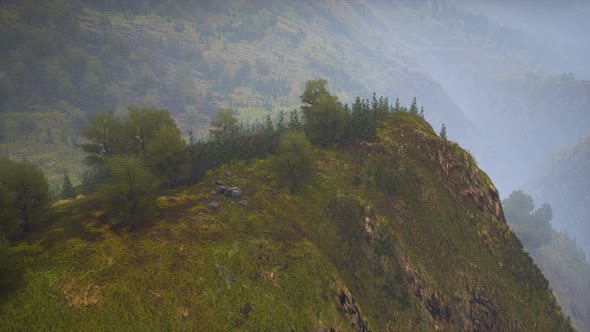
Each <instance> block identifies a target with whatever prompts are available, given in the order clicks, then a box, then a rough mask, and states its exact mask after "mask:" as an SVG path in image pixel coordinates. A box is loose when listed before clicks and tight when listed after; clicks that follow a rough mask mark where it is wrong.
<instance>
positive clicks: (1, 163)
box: [0, 158, 49, 231]
mask: <svg viewBox="0 0 590 332" xmlns="http://www.w3.org/2000/svg"><path fill="white" fill-rule="evenodd" d="M0 187H4V188H5V194H4V196H5V197H4V198H3V199H4V204H10V202H12V204H13V205H12V206H13V208H14V210H13V211H15V212H16V218H17V220H18V225H19V226H20V228H22V229H23V230H24V231H27V230H28V229H29V228H30V226H31V225H32V224H34V223H38V222H39V221H41V219H42V218H43V216H44V214H45V211H46V209H47V203H48V202H49V185H48V184H47V179H46V178H45V175H44V174H43V172H42V171H41V169H40V168H39V167H37V166H35V165H33V164H30V163H21V162H16V161H12V160H10V159H7V158H0ZM10 210H12V208H11V209H10ZM4 213H9V212H6V211H5V212H4ZM3 218H4V219H5V220H10V219H11V217H10V216H4V217H3Z"/></svg>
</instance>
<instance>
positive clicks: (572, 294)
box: [528, 232, 590, 331]
mask: <svg viewBox="0 0 590 332" xmlns="http://www.w3.org/2000/svg"><path fill="white" fill-rule="evenodd" d="M528 252H529V253H530V254H531V257H532V258H533V260H534V261H535V263H536V264H537V265H538V266H539V268H540V269H541V271H542V272H543V275H545V277H546V278H547V279H548V280H549V287H551V290H552V291H553V293H554V294H555V297H556V298H557V301H558V303H559V304H560V305H561V308H562V310H563V312H564V314H565V315H567V316H570V318H571V319H572V323H573V325H574V327H575V328H577V329H578V330H579V331H590V264H589V263H588V260H587V258H586V256H585V255H582V254H581V253H580V249H579V247H578V246H577V245H576V244H575V242H572V240H571V239H570V238H569V237H567V236H566V235H564V234H561V233H557V232H554V233H553V236H552V240H551V242H550V243H548V244H547V245H543V246H541V247H539V248H537V249H534V250H530V251H528Z"/></svg>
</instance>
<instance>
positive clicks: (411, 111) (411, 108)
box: [409, 97, 418, 115]
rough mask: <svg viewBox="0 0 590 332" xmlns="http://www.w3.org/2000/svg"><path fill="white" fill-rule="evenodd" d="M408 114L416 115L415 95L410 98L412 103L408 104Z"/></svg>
mask: <svg viewBox="0 0 590 332" xmlns="http://www.w3.org/2000/svg"><path fill="white" fill-rule="evenodd" d="M409 113H410V114H413V115H418V103H417V102H416V97H414V99H412V104H411V105H410V111H409Z"/></svg>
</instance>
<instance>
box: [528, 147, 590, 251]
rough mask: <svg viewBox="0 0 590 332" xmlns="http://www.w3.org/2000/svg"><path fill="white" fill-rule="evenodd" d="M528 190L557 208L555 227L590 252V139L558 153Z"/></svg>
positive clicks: (555, 209) (529, 185)
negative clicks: (565, 232)
mask: <svg viewBox="0 0 590 332" xmlns="http://www.w3.org/2000/svg"><path fill="white" fill-rule="evenodd" d="M527 187H528V188H529V190H530V192H531V193H532V194H533V195H534V196H535V199H536V200H538V201H543V202H548V203H550V204H551V206H553V207H554V215H555V216H554V225H555V228H557V229H566V230H567V232H568V233H569V234H570V235H571V236H572V237H573V238H574V239H575V240H576V242H577V243H578V244H579V245H580V246H581V247H582V248H583V249H584V250H585V251H586V253H590V136H588V137H586V138H584V139H582V140H580V141H579V142H578V143H577V144H575V145H572V146H568V147H566V148H563V149H562V150H561V151H560V152H559V153H556V154H554V155H553V156H552V157H551V158H550V159H549V160H548V161H547V163H546V164H545V165H544V166H543V167H542V168H540V170H539V171H538V172H537V174H534V175H533V176H532V179H531V180H530V181H529V184H528V186H527Z"/></svg>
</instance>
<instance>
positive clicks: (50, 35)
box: [0, 0, 590, 329]
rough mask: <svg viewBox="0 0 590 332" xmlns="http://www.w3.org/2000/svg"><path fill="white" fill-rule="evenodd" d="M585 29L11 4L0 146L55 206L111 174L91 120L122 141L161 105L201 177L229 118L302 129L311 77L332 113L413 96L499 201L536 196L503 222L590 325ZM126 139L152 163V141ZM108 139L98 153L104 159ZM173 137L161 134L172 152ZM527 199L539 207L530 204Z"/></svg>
mask: <svg viewBox="0 0 590 332" xmlns="http://www.w3.org/2000/svg"><path fill="white" fill-rule="evenodd" d="M589 34H590V0H564V1H551V0H540V1H535V0H518V1H513V0H496V1H492V0H489V1H486V0H397V1H366V0H325V1H313V0H301V1H271V0H232V1H213V0H208V1H201V0H182V1H180V0H179V1H176V0H168V1H152V0H141V1H98V0H76V1H62V0H54V1H43V2H38V1H33V0H31V1H10V0H8V1H0V157H3V156H8V157H9V158H11V159H15V160H20V161H26V162H31V163H32V164H35V165H37V166H39V167H40V168H41V169H42V170H43V172H44V174H45V176H46V178H47V179H48V182H49V183H48V184H47V183H45V184H46V187H48V186H51V189H52V192H51V193H50V194H47V198H49V196H51V198H52V199H55V198H57V197H58V196H59V191H60V190H62V189H63V191H65V189H64V188H65V187H66V186H65V182H66V181H65V177H66V176H67V174H70V175H71V177H72V181H71V183H69V187H72V188H71V189H73V186H74V185H75V186H78V185H79V187H80V188H82V189H83V188H85V187H87V185H89V184H90V187H91V188H94V190H96V188H98V187H99V182H100V180H101V179H100V176H105V174H104V173H100V174H102V175H100V174H99V173H97V172H94V173H93V172H92V171H93V170H92V169H91V167H92V166H91V165H90V166H89V165H88V162H87V161H88V159H86V162H85V161H84V160H85V159H84V158H85V157H88V155H85V153H88V152H89V149H90V150H92V147H90V148H89V144H86V143H88V142H87V141H88V140H91V138H90V139H89V137H92V136H91V135H90V134H88V133H87V134H88V135H90V136H88V135H87V136H84V134H81V132H83V131H84V128H88V124H89V123H92V122H93V121H96V123H102V124H103V126H106V125H105V124H109V125H111V126H112V127H111V129H112V128H115V129H112V131H113V132H115V133H118V134H120V135H122V133H126V134H128V133H132V132H133V130H132V129H130V128H132V127H131V125H135V124H134V122H133V121H127V120H129V119H130V118H132V117H133V116H132V114H135V115H134V117H135V119H136V120H137V119H141V120H140V121H139V120H138V121H139V122H138V123H141V133H142V135H143V116H147V115H146V114H152V112H153V114H159V115H158V116H155V115H153V114H152V115H150V116H151V117H152V119H156V120H157V121H156V123H157V124H158V126H159V123H160V122H161V121H164V120H162V119H165V121H164V122H166V123H169V124H170V123H172V124H174V126H172V125H170V126H169V128H168V129H169V130H170V132H171V133H172V132H173V134H172V135H161V136H162V137H166V138H169V139H171V141H170V142H172V141H173V142H175V143H176V144H175V146H176V147H177V148H178V151H179V153H177V155H178V156H179V157H182V156H183V155H184V154H183V152H182V151H185V150H186V148H185V145H184V143H185V142H183V139H184V140H186V141H187V142H189V141H190V146H191V149H192V151H193V152H195V151H196V152H195V153H194V156H199V158H201V157H202V158H203V160H204V161H203V160H201V159H199V158H196V157H195V158H192V157H193V155H191V162H192V163H193V166H195V165H197V166H198V167H195V168H196V169H197V171H198V172H197V171H194V170H193V171H194V172H192V171H191V174H192V175H195V174H201V173H203V174H205V172H206V171H208V170H209V169H212V168H215V167H217V166H218V165H221V164H223V163H225V162H227V160H231V159H227V160H226V159H223V160H221V159H219V160H214V161H215V162H212V160H211V158H207V157H203V156H207V155H206V154H204V152H203V154H200V155H199V153H200V152H202V151H200V150H199V149H201V148H202V150H203V151H209V152H211V151H221V150H222V149H221V148H209V147H210V146H214V147H215V146H216V145H207V144H208V143H205V142H206V141H207V139H212V137H213V136H214V135H211V132H210V129H211V124H213V126H214V127H215V125H214V122H212V120H214V119H215V117H216V116H217V115H218V114H225V117H226V120H228V119H229V120H228V123H232V124H233V123H234V122H235V123H240V126H238V127H240V128H241V129H240V130H244V129H246V130H249V129H252V128H253V129H256V128H258V129H256V130H260V129H261V128H263V126H262V123H264V126H266V127H264V128H267V129H268V128H270V130H269V131H268V132H273V125H272V120H275V124H277V123H278V122H279V121H278V119H279V118H281V116H280V114H281V113H280V112H283V113H282V114H283V116H288V117H289V119H291V116H293V118H292V119H297V121H294V120H293V123H299V118H298V116H297V117H295V114H297V113H296V112H293V113H291V112H292V111H293V110H294V109H295V110H297V109H299V110H301V109H302V108H301V105H302V98H301V97H300V96H301V95H302V93H303V91H304V89H305V85H306V81H308V80H319V79H326V80H327V82H329V83H327V84H328V85H327V89H328V90H329V93H330V94H333V95H334V96H337V99H332V98H330V100H331V101H333V105H335V106H334V109H335V110H336V111H340V109H339V107H340V106H339V104H338V102H337V101H339V102H342V103H348V104H349V105H350V104H351V103H353V102H354V100H355V98H356V97H357V96H358V97H360V98H363V99H364V98H371V96H373V94H375V95H376V96H377V97H379V96H384V97H388V98H389V99H388V103H389V105H393V104H394V103H395V101H396V99H399V101H400V102H401V105H402V106H409V105H410V103H411V102H412V100H413V98H416V99H417V103H418V108H419V109H420V108H421V107H423V108H424V115H425V118H426V120H428V122H429V123H430V124H431V125H432V127H433V129H434V130H435V131H436V132H437V133H439V132H440V130H441V128H442V126H443V124H444V125H445V128H446V135H447V136H448V138H449V139H450V140H451V141H455V142H458V143H459V144H460V145H461V146H462V147H463V148H465V149H467V150H469V151H470V152H471V154H472V155H473V156H474V157H475V160H476V161H477V164H478V166H479V167H480V168H481V169H482V170H483V171H485V172H486V173H487V174H488V175H489V177H490V178H491V180H492V181H493V183H494V184H495V186H496V187H497V188H498V190H499V192H500V196H501V199H502V200H504V199H507V198H508V197H509V196H510V195H511V193H513V191H515V190H518V189H522V190H523V191H524V193H519V194H518V195H520V196H519V197H521V198H523V197H524V198H523V199H522V200H521V202H523V201H524V202H525V203H523V205H528V206H527V207H525V209H524V210H525V213H521V214H519V213H520V212H521V211H522V210H520V209H518V207H516V208H514V209H512V214H510V213H507V216H511V217H514V216H518V217H522V220H523V221H521V222H520V225H517V222H516V221H514V220H507V221H508V223H509V224H510V225H511V227H512V229H513V231H514V232H515V233H516V234H519V233H518V231H517V229H518V226H522V227H520V231H521V232H522V233H520V235H519V236H520V239H521V243H522V244H523V246H524V248H525V250H527V251H528V252H529V254H530V256H531V257H533V259H534V260H535V262H536V263H537V265H539V267H540V268H541V269H545V270H543V273H544V274H545V276H546V277H547V279H549V280H550V282H552V283H553V284H551V285H550V286H551V288H552V289H553V290H554V293H555V294H556V296H557V297H558V300H559V301H561V302H560V305H562V308H563V311H564V313H567V314H568V315H569V314H571V315H573V319H574V324H580V325H577V326H583V327H586V329H590V305H589V304H588V303H590V302H589V301H588V298H590V285H589V284H588V281H589V280H590V265H588V264H586V262H584V260H587V258H586V257H587V256H585V254H584V253H583V252H584V251H585V252H586V255H588V254H590V208H589V207H590V60H589V59H590V38H589ZM322 82H323V81H322ZM322 84H323V83H322ZM129 106H132V107H129ZM156 110H166V111H169V112H160V111H156ZM220 110H223V111H222V112H219V113H218V111H220ZM101 111H107V112H104V113H103V112H101ZM111 111H112V112H111ZM384 113H386V112H384ZM97 115H98V117H93V116H97ZM234 116H235V118H234ZM101 117H103V118H101ZM351 118H352V117H351ZM98 119H102V120H100V121H99V120H98ZM158 119H159V120H158ZM267 119H268V120H267ZM271 119H272V120H271ZM283 119H285V118H283ZM373 119H374V118H373ZM218 120H219V121H218V123H221V122H220V121H221V119H218ZM230 120H231V121H230ZM154 121H155V120H154ZM269 123H270V125H268V124H269ZM375 123H376V122H374V123H373V125H374V124H375ZM232 126H233V125H232ZM375 126H376V125H375ZM375 126H374V127H372V128H373V129H375V128H376V127H375ZM155 127H157V126H155ZM350 127H352V126H350ZM171 128H174V130H172V129H171ZM224 128H225V125H224ZM236 128H237V127H236ZM375 130H376V129H375ZM87 131H88V132H91V131H92V132H97V133H98V132H100V131H99V130H94V131H93V130H87ZM106 131H107V130H106V129H104V127H103V130H102V135H103V137H102V140H103V141H104V142H107V141H108V140H107V139H106V138H105V137H106V135H105V132H106ZM234 131H235V132H237V129H236V130H234ZM333 131H334V132H337V131H338V130H337V129H335V130H333ZM374 132H375V131H373V133H374ZM154 135H155V134H154ZM114 136H115V135H113V137H114ZM441 136H442V135H441ZM121 137H122V136H121ZM125 137H127V136H125ZM129 137H131V140H130V141H129V142H135V141H133V140H134V139H136V140H137V141H139V142H141V143H142V150H141V152H140V155H141V156H142V157H144V156H149V154H148V153H147V152H146V150H145V149H143V145H144V144H143V143H144V142H145V140H144V138H143V136H142V138H140V136H139V135H137V136H134V137H133V136H129ZM129 137H127V138H129ZM251 137H254V136H251ZM260 137H266V138H265V139H259V141H260V142H262V141H264V140H266V143H269V142H273V140H274V141H278V140H276V139H272V138H271V139H269V138H268V137H273V136H260ZM351 137H352V138H351ZM118 139H119V138H117V139H115V138H113V141H118ZM195 139H196V140H195ZM348 139H349V140H352V141H353V140H354V137H353V136H350V137H348ZM303 140H305V137H303ZM121 141H124V139H122V140H121ZM228 141H230V140H228ZM129 142H127V143H120V145H121V146H122V147H124V148H121V149H122V150H121V151H127V150H125V149H127V148H128V147H129V146H133V145H134V144H131V143H129ZM161 142H165V141H161ZM195 142H196V144H193V143H195ZM232 142H233V141H232ZM244 142H249V141H246V140H242V142H241V143H242V144H244V145H248V143H244ZM257 142H258V141H257ZM260 142H259V143H260ZM333 142H338V141H337V140H334V141H331V142H330V143H333ZM209 143H211V142H209ZM275 143H276V142H275ZM323 143H324V144H326V142H323ZM101 144H102V143H100V144H99V143H97V144H96V145H95V146H94V150H93V151H94V153H96V154H98V155H100V157H101V158H102V157H103V155H102V154H106V152H107V148H105V145H106V143H105V144H103V145H101ZM117 144H119V143H117ZM260 144H261V145H264V144H263V143H260ZM335 144H340V143H335ZM252 145H254V144H252ZM271 145H272V144H266V145H265V146H266V147H267V148H268V147H270V146H271ZM172 146H174V144H164V143H161V147H162V151H164V152H170V151H171V149H172ZM195 146H197V147H200V148H199V149H197V148H195ZM205 147H207V148H205ZM264 151H266V152H265V153H271V152H270V151H272V149H271V148H268V151H267V150H264ZM197 152H199V153H197ZM273 153H274V152H273ZM162 155H163V154H162ZM227 155H228V156H231V153H227ZM265 156H266V155H265ZM150 158H152V160H155V159H157V158H155V157H150ZM181 159H182V158H181ZM184 161H186V160H184ZM184 161H183V160H181V161H180V162H179V163H182V162H184ZM208 162H209V164H208ZM138 163H139V164H141V162H138ZM200 163H201V164H200ZM206 165H209V166H207V167H206ZM211 165H215V166H211ZM388 165H389V164H388ZM208 167H209V168H208ZM14 169H16V168H14ZM179 169H181V168H180V167H179ZM400 169H401V168H400ZM94 171H95V170H94ZM178 172H180V171H178ZM193 173H194V174H193ZM192 175H191V176H192ZM226 175H227V173H226ZM229 177H230V178H231V175H229ZM173 178H174V177H172V176H169V177H168V179H169V180H170V185H171V186H172V185H173V183H174V185H175V181H172V180H173ZM197 178H200V177H197V176H196V175H195V176H194V178H192V179H193V180H195V182H196V181H197V180H196V179H197ZM238 178H239V176H238ZM62 179H64V181H63V183H64V185H62V183H61V180H62ZM104 179H105V178H103V179H102V180H104ZM68 181H70V180H69V178H68ZM93 181H94V182H93ZM371 181H372V180H371ZM72 183H73V184H72ZM92 186H94V187H92ZM3 188H4V187H0V189H3ZM45 189H47V188H45ZM84 190H86V189H84ZM46 191H49V190H48V189H47V190H46ZM273 191H274V189H273ZM92 192H93V191H92V190H90V189H89V191H88V192H86V193H85V194H88V193H92ZM0 194H2V192H0ZM527 194H530V195H532V198H533V199H534V203H535V205H536V207H538V208H539V207H542V209H541V213H538V214H536V212H538V211H536V210H534V209H529V210H530V211H529V210H526V208H528V207H530V206H531V205H532V204H527V202H528V201H527V200H528V199H530V197H529V196H528V195H527ZM11 195H12V194H11ZM74 196H75V195H74ZM515 196H516V195H515ZM68 198H71V197H70V196H68ZM405 198H406V196H404V199H405ZM2 199H4V201H5V202H9V201H10V200H11V199H12V196H10V195H6V197H4V198H3V196H2V195H0V203H2ZM507 202H508V203H510V200H508V201H507ZM387 203H389V202H387ZM543 203H548V204H549V205H550V206H551V207H552V211H551V210H550V209H549V208H547V206H543ZM253 205H254V204H253ZM515 205H517V204H515ZM240 206H241V205H240ZM244 206H245V205H244ZM254 206H256V205H254ZM505 206H506V208H505V210H506V211H508V210H510V208H508V207H507V206H509V204H507V205H505ZM420 208H421V207H420ZM514 211H516V212H514ZM0 217H2V216H0ZM480 217H481V216H480ZM514 218H515V219H516V217H514ZM470 219H471V218H470ZM507 219H510V218H507ZM549 219H552V221H551V225H549ZM535 220H536V221H539V220H540V222H537V223H536V224H535V222H534V221H535ZM531 221H533V222H531ZM527 223H528V224H527ZM541 223H542V224H543V225H541V226H542V227H540V226H539V224H541ZM0 226H1V225H0ZM495 226H499V228H498V229H501V230H502V232H503V231H504V229H505V228H504V226H503V225H499V224H495ZM500 226H501V227H500ZM538 226H539V227H538ZM535 227H537V228H535ZM551 227H552V228H551ZM531 228H532V230H533V231H532V232H531V233H534V234H533V236H532V238H533V240H531V239H530V238H529V239H526V238H525V237H526V234H527V233H526V232H527V231H531ZM541 228H543V231H544V232H545V233H544V234H541V235H540V236H539V234H540V233H539V232H540V229H541ZM554 230H555V231H554ZM1 231H2V230H1V229H0V251H1V249H2V245H3V242H2V234H1ZM459 231H460V232H462V231H464V229H459ZM535 231H539V232H537V233H535ZM473 234H475V233H472V234H471V235H473ZM498 234H499V232H498ZM498 234H495V235H498ZM522 234H525V236H521V235H522ZM438 235H439V234H436V235H435V236H438ZM529 235H530V234H529ZM536 240H538V241H536ZM530 243H534V246H532V245H531V246H528V244H530ZM450 245H451V244H450ZM452 245H453V246H454V245H455V244H452ZM486 245H487V244H486ZM512 249H514V250H515V251H516V252H517V254H518V255H522V256H523V257H525V256H524V254H523V253H522V252H521V251H520V248H519V247H518V246H517V247H515V248H511V250H512ZM488 250H489V248H488ZM507 252H508V251H507ZM0 254H2V252H0ZM0 256H1V255H0ZM0 258H1V257H0ZM525 258H526V257H525ZM526 259H528V258H526ZM469 264H471V262H469ZM491 265H493V266H492V267H493V268H494V269H495V264H491ZM504 266H505V265H504V264H502V263H501V262H498V267H499V268H503V267H504ZM547 269H548V270H547ZM473 270H479V269H473ZM497 271H500V270H497ZM562 272H563V273H562ZM500 273H503V271H500ZM535 273H537V271H536V270H535ZM537 275H538V273H537ZM540 279H542V278H540ZM525 280H526V279H525ZM555 280H558V281H559V282H558V283H555ZM543 287H544V286H543ZM470 291H471V290H470ZM435 294H436V293H435ZM564 294H565V295H564ZM437 301H438V296H437ZM564 304H567V306H566V305H564ZM248 305H249V304H248ZM164 312H165V311H164ZM187 315H188V314H187ZM582 329H583V328H582Z"/></svg>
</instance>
